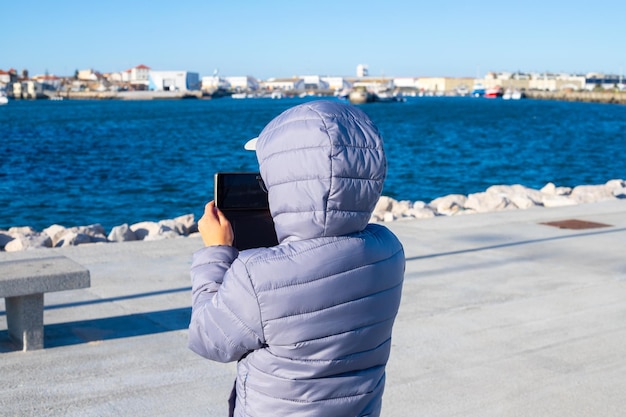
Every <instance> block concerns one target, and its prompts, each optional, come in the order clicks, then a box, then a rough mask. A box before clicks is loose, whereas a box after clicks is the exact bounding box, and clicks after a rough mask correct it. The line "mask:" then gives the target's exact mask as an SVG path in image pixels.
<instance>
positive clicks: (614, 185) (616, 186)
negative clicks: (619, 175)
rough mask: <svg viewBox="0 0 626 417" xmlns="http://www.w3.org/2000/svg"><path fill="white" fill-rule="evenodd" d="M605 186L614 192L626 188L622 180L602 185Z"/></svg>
mask: <svg viewBox="0 0 626 417" xmlns="http://www.w3.org/2000/svg"><path fill="white" fill-rule="evenodd" d="M604 185H606V186H607V188H608V189H610V190H615V189H621V188H626V181H624V180H610V181H607V182H606V184H604Z"/></svg>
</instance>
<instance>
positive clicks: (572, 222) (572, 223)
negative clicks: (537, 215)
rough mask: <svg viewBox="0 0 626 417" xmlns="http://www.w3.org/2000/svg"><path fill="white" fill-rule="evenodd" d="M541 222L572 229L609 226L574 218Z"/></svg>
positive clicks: (608, 225)
mask: <svg viewBox="0 0 626 417" xmlns="http://www.w3.org/2000/svg"><path fill="white" fill-rule="evenodd" d="M541 224H545V225H547V226H554V227H558V228H559V229H573V230H582V229H596V228H598V227H611V225H610V224H604V223H596V222H588V221H585V220H576V219H569V220H559V221H556V222H546V223H541Z"/></svg>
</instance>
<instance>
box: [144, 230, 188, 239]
mask: <svg viewBox="0 0 626 417" xmlns="http://www.w3.org/2000/svg"><path fill="white" fill-rule="evenodd" d="M178 237H180V235H179V234H178V233H177V232H176V231H174V230H164V229H161V230H159V232H158V233H156V234H149V235H148V236H146V237H145V238H144V239H143V240H146V241H148V240H164V239H176V238H178Z"/></svg>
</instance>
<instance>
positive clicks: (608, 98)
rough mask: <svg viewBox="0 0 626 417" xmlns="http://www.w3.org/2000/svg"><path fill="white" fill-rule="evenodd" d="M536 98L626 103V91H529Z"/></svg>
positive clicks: (532, 97) (528, 95)
mask: <svg viewBox="0 0 626 417" xmlns="http://www.w3.org/2000/svg"><path fill="white" fill-rule="evenodd" d="M525 94H526V97H527V98H530V99H536V100H559V101H578V102H586V103H607V104H626V91H533V90H531V91H527V92H526V93H525Z"/></svg>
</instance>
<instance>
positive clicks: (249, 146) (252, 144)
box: [243, 138, 259, 151]
mask: <svg viewBox="0 0 626 417" xmlns="http://www.w3.org/2000/svg"><path fill="white" fill-rule="evenodd" d="M257 140H259V138H253V139H250V140H249V141H247V142H246V144H245V145H243V148H244V149H245V150H246V151H256V141H257Z"/></svg>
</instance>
